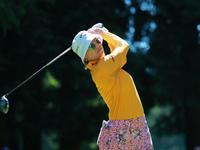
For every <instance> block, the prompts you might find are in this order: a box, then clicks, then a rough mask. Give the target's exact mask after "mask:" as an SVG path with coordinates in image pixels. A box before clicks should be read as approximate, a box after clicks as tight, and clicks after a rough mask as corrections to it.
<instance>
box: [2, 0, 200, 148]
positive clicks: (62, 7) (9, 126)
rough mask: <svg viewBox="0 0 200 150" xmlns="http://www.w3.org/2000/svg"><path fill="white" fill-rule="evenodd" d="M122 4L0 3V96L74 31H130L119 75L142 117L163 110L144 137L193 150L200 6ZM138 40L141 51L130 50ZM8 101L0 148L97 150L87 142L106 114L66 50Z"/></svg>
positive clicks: (96, 0) (165, 0)
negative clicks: (168, 138) (179, 138)
mask: <svg viewBox="0 0 200 150" xmlns="http://www.w3.org/2000/svg"><path fill="white" fill-rule="evenodd" d="M126 2H131V3H130V4H129V5H125V4H124V1H123V0H115V1H112V2H111V1H108V0H86V1H82V0H77V1H70V0H63V1H58V0H57V1H56V0H27V1H25V0H0V52H1V53H0V74H1V80H0V82H1V84H0V89H1V91H0V94H1V95H3V94H5V93H6V92H9V91H10V90H11V89H12V88H13V87H15V86H17V85H18V84H19V83H21V82H22V81H24V80H25V79H26V78H27V77H29V76H30V75H32V74H33V73H34V72H35V71H37V70H38V69H40V68H41V67H42V66H43V65H45V64H46V63H48V62H49V61H51V60H52V59H53V58H55V57H56V56H57V55H58V54H60V53H61V52H62V51H64V50H65V49H66V48H68V47H69V46H71V43H72V40H73V37H74V36H75V35H76V34H77V33H78V32H79V31H80V30H87V29H88V28H90V27H91V26H93V25H94V24H95V23H98V22H102V23H104V25H105V26H106V27H107V28H108V30H110V31H111V32H113V33H115V34H117V35H119V36H120V37H122V38H127V37H126V36H125V33H126V32H127V31H128V29H129V27H131V26H132V28H134V31H133V30H132V31H131V33H130V35H131V36H132V37H131V38H130V39H129V40H130V41H131V42H132V44H131V47H130V48H131V50H130V52H129V53H128V56H127V57H128V62H127V64H126V65H125V70H127V71H128V72H129V73H130V74H131V75H132V76H133V79H134V81H135V84H136V86H137V89H138V91H139V94H140V97H141V100H142V103H143V105H144V109H145V112H146V114H148V113H149V112H150V110H151V108H152V107H153V106H155V105H158V106H170V109H169V111H170V112H166V113H163V114H162V115H160V117H158V118H157V120H156V121H157V122H156V124H155V126H154V127H152V128H151V131H152V133H153V134H158V135H163V134H164V135H165V134H179V133H184V134H185V135H186V144H187V148H188V149H193V148H194V146H197V145H200V143H199V141H200V139H199V136H198V132H197V128H198V125H199V122H196V121H195V120H196V119H197V118H198V117H197V116H199V115H200V112H199V110H200V109H199V108H200V103H199V101H198V100H199V97H200V95H199V93H200V79H199V76H200V72H199V70H198V68H199V66H200V59H199V56H200V49H199V48H200V47H199V43H200V42H199V40H200V39H199V35H198V34H199V32H200V31H197V25H198V24H200V22H199V17H200V9H199V8H200V2H198V1H195V0H192V1H189V0H182V1H173V0H162V1H155V3H152V2H150V1H149V6H148V7H146V8H143V7H142V3H143V2H147V1H144V0H138V1H135V0H131V1H128V0H127V1H126ZM150 4H152V5H150ZM130 20H132V21H133V23H132V24H129V23H130V22H129V21H130ZM152 23H153V24H154V25H155V26H154V28H153V27H151V25H152ZM145 40H146V42H147V43H148V44H149V45H147V46H146V47H142V46H138V45H136V44H137V42H138V41H145ZM104 45H105V46H107V45H106V43H104ZM106 51H108V49H107V48H106ZM133 51H134V52H133ZM8 99H9V101H10V111H9V112H8V114H7V115H4V114H2V113H0V147H1V146H9V147H11V149H15V150H22V149H25V150H26V149H28V150H35V149H42V148H41V147H45V145H48V144H45V140H47V139H48V142H49V141H51V142H52V143H51V144H54V149H59V150H66V149H73V150H75V149H97V147H95V146H91V143H95V142H96V140H97V137H98V133H99V129H100V127H101V122H102V120H103V119H108V117H107V115H108V109H107V107H106V105H105V104H104V102H103V100H102V99H101V97H100V96H99V94H98V92H97V90H96V87H95V85H94V83H93V82H92V79H91V77H90V73H89V71H88V70H87V71H85V70H84V66H83V64H82V63H81V60H80V58H78V56H77V55H76V54H74V53H73V52H72V51H70V52H68V53H67V54H66V55H64V56H63V57H62V58H60V59H59V60H57V61H56V62H54V64H52V65H51V66H49V68H47V69H46V70H44V71H42V72H41V73H40V74H38V75H37V76H36V77H34V78H33V79H31V81H29V82H28V83H27V84H26V85H24V86H23V87H21V88H20V89H18V90H17V91H16V92H15V93H13V94H11V95H10V96H9V97H8ZM195 115H196V116H195ZM46 149H47V148H46Z"/></svg>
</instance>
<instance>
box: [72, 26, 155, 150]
mask: <svg viewBox="0 0 200 150" xmlns="http://www.w3.org/2000/svg"><path fill="white" fill-rule="evenodd" d="M100 26H101V24H97V25H96V27H93V28H90V29H88V30H87V31H81V32H79V33H78V34H77V35H76V36H75V38H74V39H73V42H72V49H73V51H74V52H75V53H76V54H77V55H78V56H79V57H80V58H81V60H82V62H83V63H84V65H85V68H89V69H90V73H91V76H92V80H93V81H94V83H95V84H96V87H97V89H98V91H99V93H100V94H101V96H102V97H103V99H104V101H105V103H106V105H107V106H108V108H109V120H108V121H107V122H106V121H103V126H102V128H101V131H100V134H99V138H98V141H97V144H98V146H99V149H100V150H111V149H112V150H152V149H153V144H152V140H151V135H150V132H149V128H148V125H147V122H146V119H145V115H144V111H143V107H142V104H141V101H140V97H139V95H138V92H137V89H136V87H135V84H134V81H133V79H132V77H131V76H130V75H129V74H128V73H127V72H126V71H124V70H123V69H122V67H123V66H124V65H125V64H126V61H127V60H126V55H127V52H128V50H129V45H128V44H127V43H126V42H125V41H124V40H123V39H121V38H120V37H118V36H117V35H115V34H112V33H110V32H108V30H107V29H106V28H104V27H100ZM103 40H105V41H106V42H107V43H108V46H109V48H110V54H108V55H105V53H104V48H103V46H102V42H103Z"/></svg>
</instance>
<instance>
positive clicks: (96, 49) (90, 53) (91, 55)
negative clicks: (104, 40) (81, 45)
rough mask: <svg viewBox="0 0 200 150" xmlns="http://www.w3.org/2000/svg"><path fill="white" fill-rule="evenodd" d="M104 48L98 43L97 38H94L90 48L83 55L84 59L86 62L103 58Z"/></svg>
mask: <svg viewBox="0 0 200 150" xmlns="http://www.w3.org/2000/svg"><path fill="white" fill-rule="evenodd" d="M104 55H105V54H104V48H103V46H102V44H101V42H100V39H99V38H95V39H94V40H92V42H91V43H90V46H89V48H88V50H87V52H86V54H85V58H86V59H87V60H88V61H93V60H98V59H101V58H102V57H103V56H104Z"/></svg>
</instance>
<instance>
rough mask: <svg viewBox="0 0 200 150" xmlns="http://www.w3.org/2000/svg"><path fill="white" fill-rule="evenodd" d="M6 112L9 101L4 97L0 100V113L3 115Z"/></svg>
mask: <svg viewBox="0 0 200 150" xmlns="http://www.w3.org/2000/svg"><path fill="white" fill-rule="evenodd" d="M8 110H9V101H8V99H7V98H6V97H5V96H2V97H1V100H0V111H1V112H3V113H4V114H7V112H8Z"/></svg>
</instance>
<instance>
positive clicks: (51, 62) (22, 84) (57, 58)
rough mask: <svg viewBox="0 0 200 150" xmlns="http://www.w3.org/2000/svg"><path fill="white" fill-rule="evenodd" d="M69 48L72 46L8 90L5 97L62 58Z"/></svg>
mask: <svg viewBox="0 0 200 150" xmlns="http://www.w3.org/2000/svg"><path fill="white" fill-rule="evenodd" d="M69 50H71V47H69V48H68V49H66V50H65V51H63V52H62V53H61V54H59V55H58V56H57V57H55V58H54V59H53V60H52V61H50V62H49V63H47V64H46V65H45V66H43V67H42V68H40V69H39V70H38V71H36V72H35V73H34V74H32V75H31V76H30V77H29V78H27V79H26V80H24V81H23V82H22V83H21V84H19V85H18V86H17V87H15V88H14V89H12V90H11V91H10V92H8V93H7V94H5V97H7V96H8V95H10V94H11V93H12V92H14V91H15V90H16V89H18V88H19V87H21V86H22V85H23V84H25V83H26V82H27V81H29V80H30V79H31V78H33V77H34V76H35V75H36V74H38V73H39V72H40V71H42V70H43V69H45V68H46V67H48V66H49V65H51V64H52V63H53V62H54V61H56V60H57V59H58V58H60V57H61V56H63V55H64V54H65V53H67V52H68V51H69Z"/></svg>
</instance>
